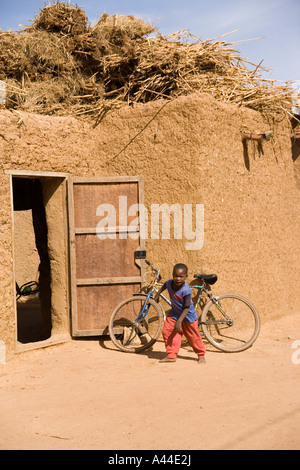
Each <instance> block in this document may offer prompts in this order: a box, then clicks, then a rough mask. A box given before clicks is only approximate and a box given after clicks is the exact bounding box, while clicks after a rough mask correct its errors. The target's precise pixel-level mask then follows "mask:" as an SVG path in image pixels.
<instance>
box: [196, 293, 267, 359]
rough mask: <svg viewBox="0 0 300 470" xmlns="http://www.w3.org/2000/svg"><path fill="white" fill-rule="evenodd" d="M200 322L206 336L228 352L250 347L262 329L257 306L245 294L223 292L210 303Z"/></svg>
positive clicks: (214, 344) (216, 345) (212, 342)
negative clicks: (243, 295)
mask: <svg viewBox="0 0 300 470" xmlns="http://www.w3.org/2000/svg"><path fill="white" fill-rule="evenodd" d="M199 324H200V325H201V327H202V330H203V333H204V335H205V337H206V339H207V340H208V341H209V342H210V343H211V344H212V345H213V346H215V347H216V348H217V349H220V350H222V351H226V352H240V351H244V350H246V349H248V348H249V347H250V346H252V344H253V343H254V341H255V340H256V339H257V337H258V334H259V330H260V318H259V314H258V312H257V310H256V308H255V307H254V305H253V304H252V303H251V302H250V301H249V300H247V299H246V298H245V297H242V296H240V295H236V294H222V295H219V296H218V297H216V298H215V299H213V300H211V301H210V302H208V304H207V305H206V306H205V307H204V309H203V312H202V315H201V319H200V322H199Z"/></svg>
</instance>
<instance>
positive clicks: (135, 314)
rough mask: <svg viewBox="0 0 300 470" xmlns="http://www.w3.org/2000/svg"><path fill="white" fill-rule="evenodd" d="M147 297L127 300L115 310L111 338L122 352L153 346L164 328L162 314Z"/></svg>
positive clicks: (111, 322) (111, 323)
mask: <svg viewBox="0 0 300 470" xmlns="http://www.w3.org/2000/svg"><path fill="white" fill-rule="evenodd" d="M145 300H146V298H145V297H141V296H136V297H131V298H130V299H127V300H126V301H124V302H122V304H121V305H120V306H119V307H118V308H117V309H116V310H115V312H114V314H113V316H112V318H111V321H110V326H109V331H110V335H111V338H112V340H113V342H114V343H115V345H116V346H117V347H118V348H120V349H121V350H126V351H128V352H138V351H141V350H144V349H147V348H148V347H150V346H151V344H153V343H154V342H155V341H156V339H157V337H158V336H159V334H160V332H161V328H162V314H161V312H160V309H159V307H158V306H157V305H156V303H154V301H153V300H151V301H150V302H149V304H148V305H146V308H144V306H145V305H144V304H145Z"/></svg>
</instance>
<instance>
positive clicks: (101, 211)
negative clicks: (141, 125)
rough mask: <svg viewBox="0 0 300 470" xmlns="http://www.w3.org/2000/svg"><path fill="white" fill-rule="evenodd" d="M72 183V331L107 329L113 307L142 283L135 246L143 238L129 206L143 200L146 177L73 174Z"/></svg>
mask: <svg viewBox="0 0 300 470" xmlns="http://www.w3.org/2000/svg"><path fill="white" fill-rule="evenodd" d="M69 188H70V189H69V213H70V264H71V309H72V312H71V318H72V335H73V336H97V335H102V334H108V322H109V318H110V315H111V314H112V312H113V310H114V308H115V307H116V306H117V304H118V303H119V302H121V300H123V299H124V298H126V297H129V296H131V295H132V294H133V293H135V292H139V291H140V289H141V284H142V275H143V272H141V268H140V266H139V265H138V264H137V263H136V262H135V260H134V252H135V250H137V249H144V243H145V242H144V240H141V239H140V228H139V225H138V224H137V223H136V224H135V221H137V214H136V215H135V216H129V215H128V210H127V214H126V208H127V209H128V208H129V207H130V206H132V205H133V204H137V203H139V204H142V203H143V177H113V178H109V177H108V178H74V179H73V181H72V184H70V185H69ZM106 209H107V210H106ZM108 209H111V210H108ZM109 214H110V218H108V215H109ZM103 216H105V217H106V218H105V217H103ZM106 221H108V222H107V223H106ZM129 225H130V227H129Z"/></svg>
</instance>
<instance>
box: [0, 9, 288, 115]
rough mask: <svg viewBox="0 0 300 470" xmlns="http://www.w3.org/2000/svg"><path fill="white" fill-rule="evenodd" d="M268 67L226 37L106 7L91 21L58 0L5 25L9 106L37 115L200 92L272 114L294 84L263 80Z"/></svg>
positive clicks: (1, 55) (92, 111)
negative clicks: (26, 21)
mask: <svg viewBox="0 0 300 470" xmlns="http://www.w3.org/2000/svg"><path fill="white" fill-rule="evenodd" d="M153 33H155V35H154V36H152V37H149V35H150V34H153ZM221 39H222V40H221ZM265 70H267V69H266V68H264V67H262V66H261V65H260V64H259V65H256V64H251V63H250V62H248V61H247V60H245V59H244V58H242V57H241V56H240V54H239V51H237V50H236V49H235V48H234V46H233V44H232V43H228V42H226V41H224V40H223V38H219V39H215V40H206V41H201V40H200V39H199V38H196V37H195V36H193V35H191V34H190V33H189V32H187V31H184V30H183V31H180V32H177V33H174V34H172V35H170V36H168V37H163V36H162V35H161V34H160V33H159V32H158V31H157V30H156V28H155V27H153V26H151V25H150V24H148V23H145V22H144V21H143V20H141V19H139V18H135V17H134V16H122V15H107V14H104V15H102V16H101V18H100V19H99V21H98V22H97V23H96V24H95V25H94V26H89V25H88V22H87V18H86V15H85V13H84V11H83V10H82V9H81V8H79V7H78V6H76V5H75V6H74V5H70V4H66V3H60V2H58V1H57V2H55V3H54V4H53V5H47V6H45V7H44V8H43V9H42V10H40V14H39V15H38V16H36V17H35V18H34V20H33V24H32V25H31V26H29V27H26V28H25V29H23V30H20V31H17V32H12V31H7V32H6V31H0V80H4V81H5V82H6V89H7V106H10V107H15V108H16V109H22V110H26V111H29V112H35V113H40V114H60V115H67V114H72V115H75V116H89V117H92V118H93V119H96V120H97V121H99V119H101V117H103V115H104V114H105V113H106V112H107V111H109V110H110V109H113V108H115V107H119V106H123V105H132V104H134V103H136V102H148V101H153V100H157V99H161V98H163V99H173V98H176V97H178V96H180V95H187V94H190V93H195V92H205V93H210V94H211V95H212V96H213V97H214V98H216V99H217V100H221V101H226V102H229V103H233V104H235V105H237V106H241V105H243V106H248V107H250V108H252V109H256V110H258V111H261V112H264V113H266V114H269V115H270V114H277V113H281V112H283V111H284V112H289V109H290V102H291V101H290V100H291V98H290V96H291V88H290V86H289V85H290V84H289V83H287V82H282V83H277V82H273V81H271V80H267V79H262V78H261V75H260V74H261V72H262V71H265Z"/></svg>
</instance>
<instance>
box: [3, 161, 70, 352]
mask: <svg viewBox="0 0 300 470" xmlns="http://www.w3.org/2000/svg"><path fill="white" fill-rule="evenodd" d="M4 173H5V174H7V175H9V178H10V181H9V184H10V205H11V220H12V265H13V270H12V271H13V276H12V277H13V280H12V282H13V286H14V288H13V292H15V285H16V276H15V265H16V262H15V246H14V234H15V222H14V199H13V178H61V179H62V180H65V182H66V194H65V196H66V203H65V217H64V220H65V222H64V233H65V240H66V244H65V249H66V271H67V276H66V280H67V289H66V290H67V314H68V331H65V332H63V333H59V334H58V333H57V334H55V333H54V334H51V336H50V338H48V339H45V340H42V341H35V342H32V343H20V342H19V341H18V324H17V300H16V296H15V297H14V318H15V346H16V352H24V351H28V350H33V349H40V348H45V347H47V346H52V345H55V344H60V343H64V342H67V341H70V340H71V336H70V278H69V266H70V260H69V257H70V256H69V238H68V237H69V228H68V225H69V222H68V219H69V214H68V204H67V195H68V190H69V185H70V182H69V181H70V176H71V175H70V174H69V173H62V172H51V171H30V170H5V172H4Z"/></svg>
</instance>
